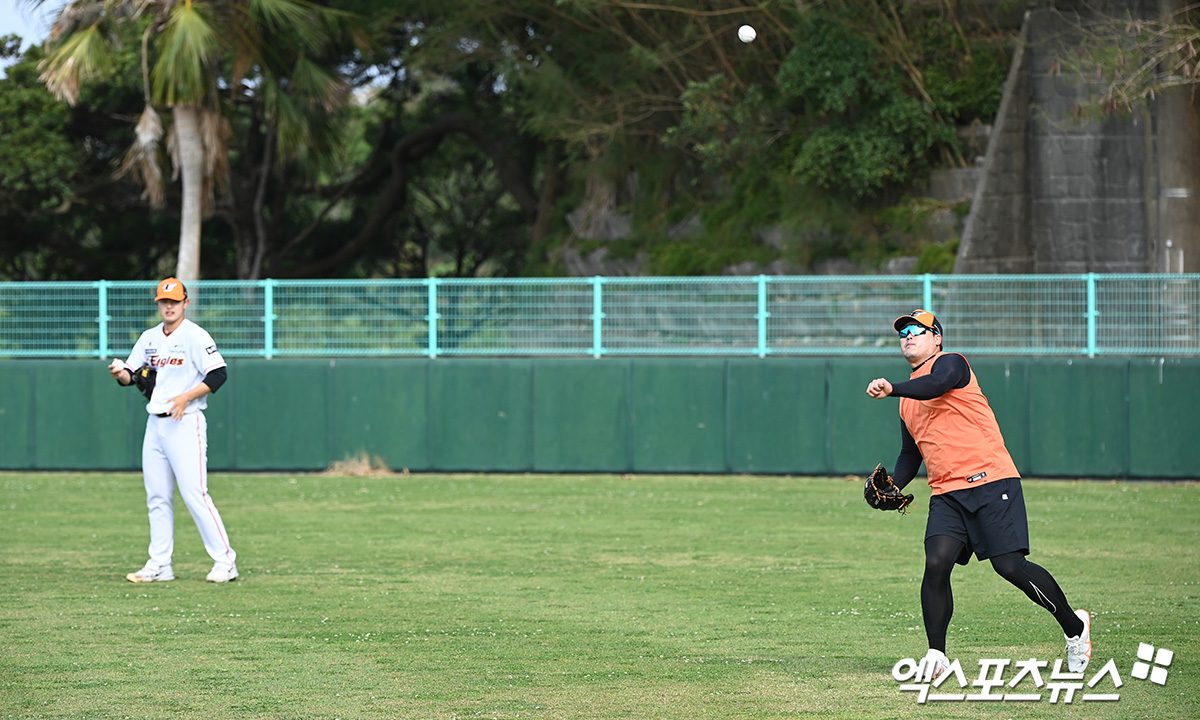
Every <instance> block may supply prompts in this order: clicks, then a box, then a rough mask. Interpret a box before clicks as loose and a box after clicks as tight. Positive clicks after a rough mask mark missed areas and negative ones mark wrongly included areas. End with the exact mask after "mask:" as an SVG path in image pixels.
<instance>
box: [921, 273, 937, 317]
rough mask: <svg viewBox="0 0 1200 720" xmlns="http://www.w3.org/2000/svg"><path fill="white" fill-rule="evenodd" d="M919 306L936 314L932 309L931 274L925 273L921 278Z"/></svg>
mask: <svg viewBox="0 0 1200 720" xmlns="http://www.w3.org/2000/svg"><path fill="white" fill-rule="evenodd" d="M921 307H922V308H923V309H925V310H928V311H929V312H931V313H933V314H934V315H937V313H936V312H934V309H933V275H931V274H930V273H925V276H924V277H923V278H922V280H921Z"/></svg>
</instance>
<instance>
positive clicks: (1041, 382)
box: [1020, 358, 1129, 477]
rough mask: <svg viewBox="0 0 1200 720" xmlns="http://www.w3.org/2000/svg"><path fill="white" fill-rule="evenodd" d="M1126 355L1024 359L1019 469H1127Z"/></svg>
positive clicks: (1058, 472) (1074, 472) (1045, 472)
mask: <svg viewBox="0 0 1200 720" xmlns="http://www.w3.org/2000/svg"><path fill="white" fill-rule="evenodd" d="M1128 370H1129V361H1128V360H1120V359H1116V358H1095V359H1092V360H1088V361H1083V360H1073V359H1053V360H1043V359H1037V360H1032V361H1030V364H1029V399H1028V403H1029V437H1030V438H1031V443H1030V448H1029V450H1030V457H1029V465H1028V467H1026V468H1020V469H1021V470H1022V474H1024V475H1041V476H1045V477H1120V476H1123V475H1125V474H1126V473H1127V472H1128V469H1129V452H1128V450H1129V415H1128V407H1127V400H1128V395H1127V393H1128V389H1127V388H1128V380H1129V378H1128Z"/></svg>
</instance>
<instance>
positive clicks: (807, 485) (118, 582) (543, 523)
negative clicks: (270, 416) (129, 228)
mask: <svg viewBox="0 0 1200 720" xmlns="http://www.w3.org/2000/svg"><path fill="white" fill-rule="evenodd" d="M210 485H211V490H212V494H213V496H214V498H215V499H216V501H217V504H218V506H219V507H220V508H221V512H222V514H223V515H224V517H225V522H226V525H227V526H228V528H229V532H230V534H231V538H232V541H233V544H234V547H235V548H236V549H237V550H238V552H239V558H238V567H239V570H240V571H241V578H240V579H239V580H238V581H237V582H234V583H230V584H228V585H214V584H209V583H205V582H204V575H205V573H206V572H207V571H208V569H209V568H210V566H211V562H210V561H209V559H208V557H207V556H206V555H205V554H204V550H203V547H202V546H201V544H200V539H199V537H198V535H197V533H196V530H195V528H194V526H193V525H192V522H191V519H190V518H189V517H188V514H187V511H186V509H185V508H184V507H183V504H182V502H181V501H179V500H178V499H177V501H176V547H175V564H174V570H175V574H176V576H177V579H176V580H174V581H172V582H167V583H153V584H145V585H134V584H131V583H129V582H126V581H125V574H126V573H127V572H130V571H132V570H136V569H137V568H138V567H140V566H141V565H142V563H143V562H144V561H145V552H146V544H147V542H148V530H147V521H146V515H145V494H144V491H143V489H142V482H141V476H140V475H139V474H134V473H126V474H101V473H73V474H48V473H38V474H21V473H2V474H0V551H2V552H0V718H114V719H115V718H156V719H165V718H239V719H241V718H247V719H248V718H279V719H284V718H288V719H291V718H296V719H308V718H313V719H326V718H329V719H331V718H356V719H357V718H362V719H374V718H379V719H381V720H382V719H385V718H420V719H424V718H429V719H437V718H562V719H569V718H570V719H573V718H634V719H646V720H660V719H672V718H679V719H681V720H682V719H687V720H694V719H695V718H755V719H763V718H809V717H812V718H818V717H819V718H847V719H854V720H859V719H863V718H918V717H920V718H964V717H965V718H975V717H980V718H1038V719H1039V720H1041V719H1045V718H1058V717H1062V718H1088V719H1089V720H1090V719H1091V718H1129V717H1137V718H1148V719H1157V718H1163V719H1165V718H1180V719H1184V718H1187V719H1193V718H1196V717H1200V550H1198V549H1197V542H1196V537H1197V530H1198V529H1200V522H1198V521H1197V510H1196V509H1197V507H1198V501H1200V485H1198V484H1196V483H1161V484H1160V483H1149V482H1088V481H1049V480H1029V481H1027V482H1026V486H1025V494H1026V499H1027V503H1028V507H1029V517H1030V531H1031V534H1032V543H1033V546H1034V548H1033V554H1032V555H1031V559H1032V560H1034V561H1036V562H1039V563H1040V564H1042V565H1044V566H1045V567H1046V568H1047V569H1048V570H1050V571H1051V572H1052V573H1053V574H1054V575H1055V577H1056V578H1057V579H1058V580H1059V582H1060V583H1061V584H1062V586H1063V589H1064V590H1065V591H1066V593H1067V596H1068V597H1069V598H1070V599H1071V601H1072V603H1073V604H1074V605H1075V606H1077V607H1082V608H1086V609H1088V610H1091V611H1092V612H1093V613H1094V614H1095V619H1094V622H1093V636H1092V637H1093V642H1094V646H1095V649H1094V655H1093V660H1092V666H1091V667H1090V668H1089V669H1088V672H1087V673H1086V677H1085V680H1084V682H1083V683H1082V684H1080V683H1077V684H1079V685H1081V686H1080V687H1078V688H1077V692H1075V694H1074V696H1073V700H1072V702H1070V703H1067V702H1065V697H1066V689H1064V688H1065V686H1063V687H1060V688H1059V689H1058V690H1055V687H1054V686H1055V684H1056V682H1058V681H1055V680H1053V679H1051V672H1052V668H1053V665H1054V661H1055V660H1056V659H1058V658H1061V657H1062V653H1063V640H1062V635H1061V632H1060V631H1059V629H1058V626H1057V625H1056V624H1055V623H1054V621H1053V619H1052V618H1051V617H1050V615H1049V614H1048V613H1046V612H1045V611H1043V610H1041V609H1040V608H1038V607H1036V606H1034V605H1033V604H1032V603H1030V602H1029V600H1028V599H1027V598H1026V597H1025V596H1024V595H1023V594H1022V593H1021V592H1019V591H1018V590H1016V589H1015V588H1013V587H1011V586H1009V585H1007V584H1006V583H1005V582H1004V581H1003V580H1001V579H1000V578H999V577H997V576H996V575H995V574H994V573H993V572H992V570H991V568H990V566H988V565H987V564H986V563H983V564H981V563H977V562H973V563H972V564H971V565H969V566H967V567H965V568H960V569H959V570H958V571H956V573H955V576H954V578H955V601H956V609H955V616H954V621H953V623H952V625H951V628H950V636H949V647H948V654H949V655H950V657H951V658H957V659H958V660H959V661H960V663H961V666H962V668H963V671H964V674H965V677H966V681H967V683H968V684H971V683H973V682H974V681H976V680H977V679H978V678H979V676H980V665H979V661H980V660H981V659H997V660H999V659H1009V660H1012V661H1013V663H1016V662H1026V661H1029V660H1031V659H1036V660H1039V661H1046V662H1047V666H1046V667H1045V668H1044V669H1043V670H1042V673H1043V683H1042V685H1041V686H1040V687H1039V686H1037V685H1035V684H1034V683H1033V682H1032V680H1031V679H1030V677H1029V676H1027V677H1026V678H1025V680H1024V681H1023V682H1022V684H1021V685H1019V686H1018V687H1015V688H1010V687H1008V686H1000V687H993V688H992V690H991V692H992V694H993V695H998V696H999V699H995V700H991V701H973V700H968V699H964V700H939V699H936V698H935V695H937V694H939V693H943V694H951V695H952V694H954V693H961V694H968V695H969V694H973V693H983V692H984V690H983V689H981V688H980V687H975V686H968V687H965V688H963V687H960V686H959V684H958V683H957V682H955V681H954V680H953V679H952V680H951V681H950V682H949V683H948V684H946V685H943V686H942V687H941V688H936V689H932V690H930V692H931V693H932V694H931V695H930V696H929V698H928V699H927V701H926V702H925V703H923V704H922V703H921V702H920V701H919V695H920V694H921V693H920V692H919V691H917V690H902V689H901V685H903V684H904V683H903V682H901V681H898V680H896V679H894V678H893V676H892V668H893V665H895V664H896V663H897V661H899V660H901V659H902V658H910V657H917V658H919V657H921V655H923V654H924V651H925V648H926V645H925V637H924V631H923V629H922V624H921V617H920V604H919V595H918V589H919V584H920V576H921V571H922V552H921V539H922V535H923V529H924V513H925V508H926V505H927V500H928V490H927V489H926V488H921V489H920V491H919V492H918V493H917V508H916V511H915V513H914V514H913V515H910V516H907V517H903V516H900V515H898V514H896V513H880V512H878V511H873V510H870V509H869V508H867V506H866V505H865V503H864V502H863V500H862V495H861V486H860V484H859V482H858V481H856V480H854V479H852V478H825V479H819V478H787V477H730V476H720V477H696V476H634V477H621V476H611V475H606V476H525V475H522V476H494V475H492V476H474V475H472V476H455V475H414V476H404V475H398V474H384V475H369V476H335V475H327V474H308V475H305V474H293V475H289V474H263V475H228V474H215V475H213V476H212V478H211V483H210ZM1146 648H1152V650H1146ZM1139 650H1141V651H1142V653H1143V657H1142V658H1139V657H1138V653H1139ZM1166 650H1169V651H1171V652H1172V653H1173V657H1170V658H1168V656H1167V654H1165V653H1164V652H1161V651H1166ZM1168 659H1169V660H1170V663H1169V664H1167V660H1168ZM1109 660H1112V661H1113V668H1115V670H1116V673H1117V675H1118V676H1119V682H1120V684H1119V686H1118V685H1117V682H1116V681H1114V677H1113V674H1111V673H1110V674H1108V675H1107V676H1104V677H1101V678H1100V679H1099V680H1098V683H1097V684H1096V685H1095V686H1094V687H1088V686H1087V684H1086V683H1087V681H1089V680H1091V679H1092V677H1093V675H1098V674H1099V671H1100V670H1101V669H1102V667H1103V666H1104V665H1105V664H1107V663H1108V661H1109ZM1139 666H1140V668H1141V672H1140V673H1139V670H1138V668H1139ZM1015 667H1016V666H1015V665H1013V664H1010V665H1008V666H1007V668H1006V669H1005V670H1004V675H1003V679H1004V680H1011V679H1013V678H1014V676H1015V675H1016V672H1015V671H1014V668H1015ZM1138 674H1141V676H1142V677H1140V678H1139V677H1137V675H1138ZM1155 679H1157V680H1159V681H1161V682H1156V681H1155ZM1064 682H1065V681H1064ZM1066 684H1067V685H1070V683H1066ZM1005 693H1010V694H1012V695H1016V694H1021V695H1024V696H1026V697H1025V699H1016V698H1012V697H1009V698H1007V699H1006V698H1005ZM1085 693H1095V694H1100V695H1105V696H1108V699H1105V700H1097V699H1093V700H1085V699H1084V695H1085ZM1031 695H1037V696H1039V698H1038V699H1037V700H1034V699H1030V697H1029V696H1031ZM1114 696H1115V697H1114Z"/></svg>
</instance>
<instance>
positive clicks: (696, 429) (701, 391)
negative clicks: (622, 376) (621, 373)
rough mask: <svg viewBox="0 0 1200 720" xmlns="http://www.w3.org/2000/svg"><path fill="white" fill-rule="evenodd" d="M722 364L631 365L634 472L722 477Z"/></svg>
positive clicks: (709, 361) (652, 362) (691, 361)
mask: <svg viewBox="0 0 1200 720" xmlns="http://www.w3.org/2000/svg"><path fill="white" fill-rule="evenodd" d="M725 363H726V361H725V359H723V358H717V359H709V358H701V359H696V358H678V359H658V358H648V359H642V360H638V361H635V362H634V363H633V378H632V383H631V385H632V393H633V396H632V397H631V398H630V403H631V409H632V412H631V415H632V420H631V423H632V428H631V429H632V432H633V463H632V466H633V471H634V472H642V473H654V472H686V473H722V472H726V471H727V470H728V469H729V468H728V466H727V465H726V463H725Z"/></svg>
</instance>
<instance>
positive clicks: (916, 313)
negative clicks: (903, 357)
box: [892, 310, 942, 335]
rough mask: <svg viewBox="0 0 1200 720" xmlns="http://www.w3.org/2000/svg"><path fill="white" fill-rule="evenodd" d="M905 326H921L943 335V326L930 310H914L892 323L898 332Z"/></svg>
mask: <svg viewBox="0 0 1200 720" xmlns="http://www.w3.org/2000/svg"><path fill="white" fill-rule="evenodd" d="M905 325H920V326H921V327H924V328H928V329H930V330H932V331H934V332H935V333H937V334H938V335H941V334H942V324H941V323H940V322H938V319H937V318H936V317H934V316H933V313H931V312H929V311H928V310H913V311H912V312H911V313H909V314H908V315H902V316H900V317H898V318H896V322H894V323H892V327H894V328H896V331H897V332H899V331H900V328H902V327H904V326H905Z"/></svg>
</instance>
